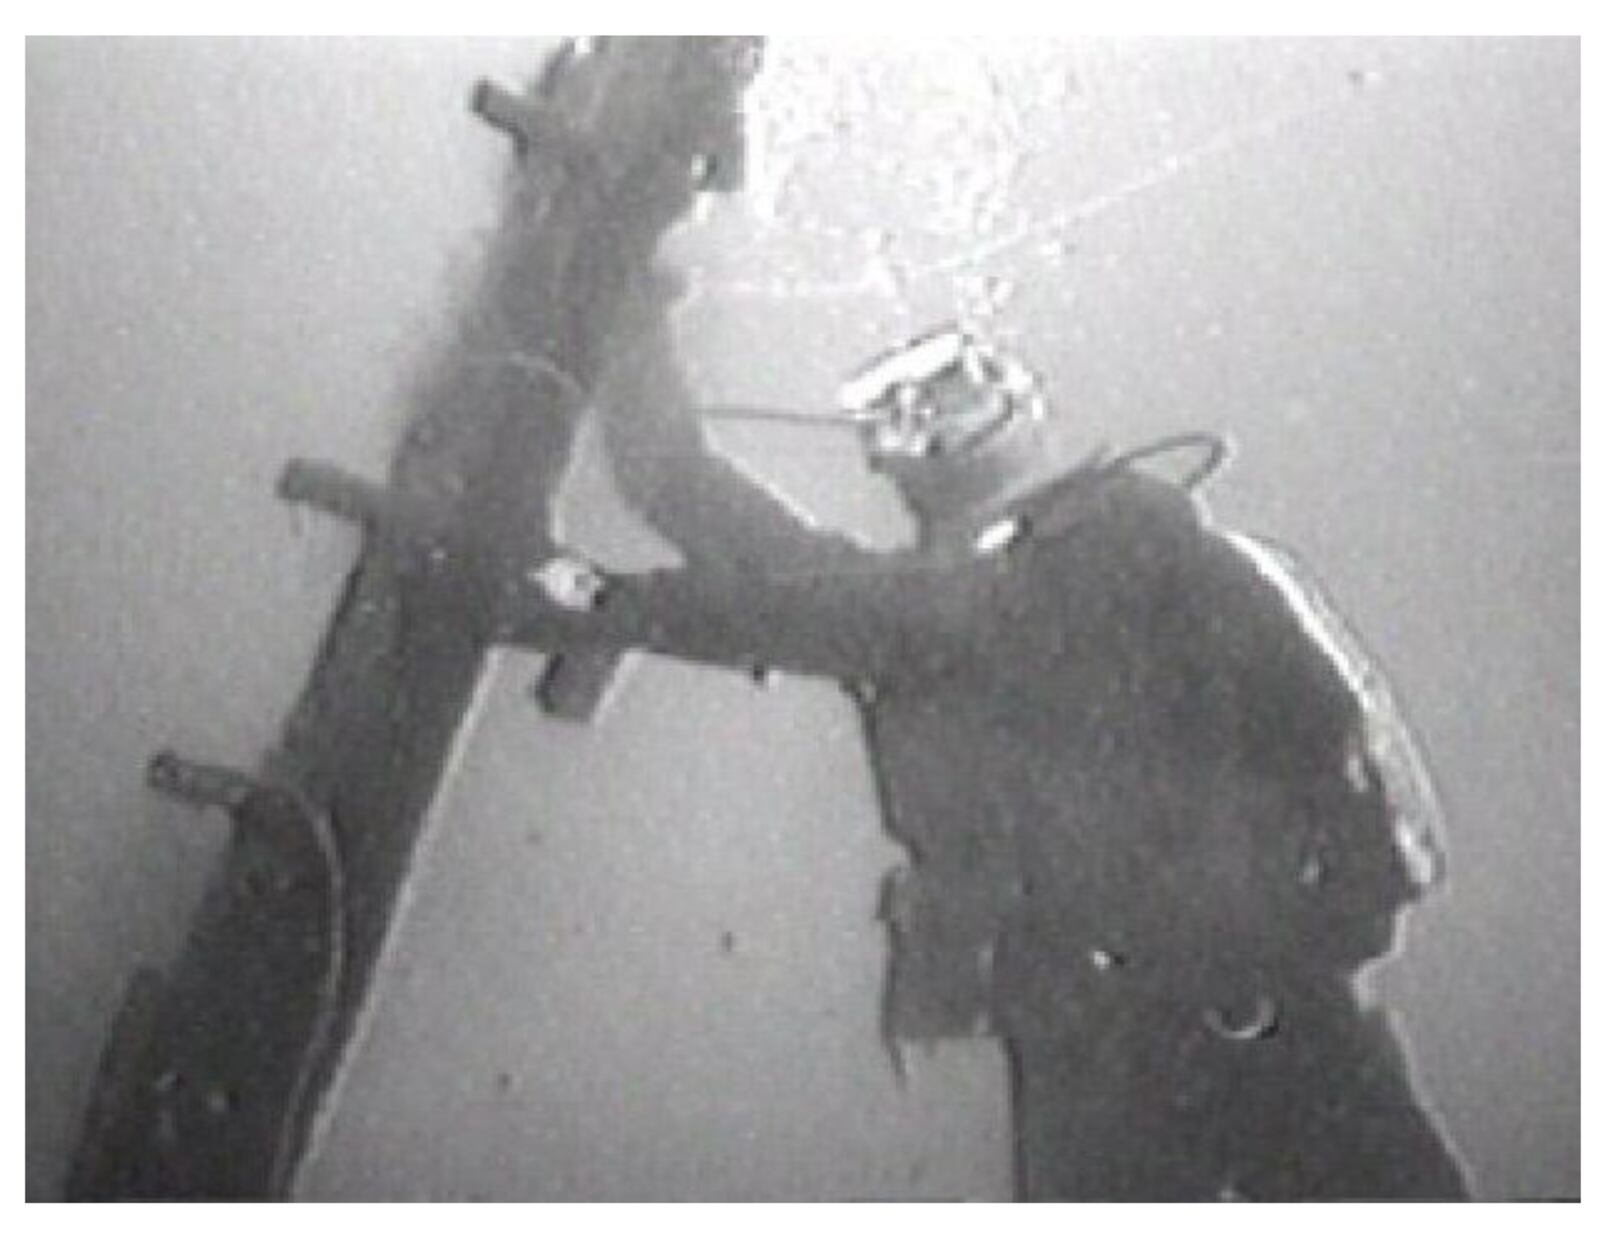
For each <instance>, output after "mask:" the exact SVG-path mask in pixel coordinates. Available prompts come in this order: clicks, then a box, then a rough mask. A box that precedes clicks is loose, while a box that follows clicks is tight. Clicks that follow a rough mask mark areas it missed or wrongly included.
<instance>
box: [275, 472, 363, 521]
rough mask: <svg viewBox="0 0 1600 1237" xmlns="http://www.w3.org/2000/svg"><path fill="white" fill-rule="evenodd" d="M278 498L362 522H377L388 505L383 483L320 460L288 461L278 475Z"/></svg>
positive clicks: (344, 518) (342, 518)
mask: <svg viewBox="0 0 1600 1237" xmlns="http://www.w3.org/2000/svg"><path fill="white" fill-rule="evenodd" d="M278 497H279V498H281V499H283V500H284V501H285V502H291V503H304V504H305V505H306V506H308V507H315V508H316V509H317V510H319V511H325V512H327V513H328V514H329V515H335V516H338V517H339V518H340V519H341V520H350V521H352V522H354V523H359V524H376V523H377V522H378V521H379V520H380V519H381V518H382V517H383V515H384V514H385V512H386V510H387V508H388V495H387V493H386V491H385V490H384V488H383V487H382V486H381V485H374V484H373V483H372V482H371V481H368V480H366V479H365V478H362V477H357V476H355V475H354V474H352V473H348V472H345V471H344V469H342V468H340V467H338V466H337V465H334V464H324V463H321V462H320V461H317V460H298V459H297V460H290V461H289V462H288V463H287V464H285V465H284V466H283V472H282V473H280V474H279V476H278Z"/></svg>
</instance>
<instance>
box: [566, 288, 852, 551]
mask: <svg viewBox="0 0 1600 1237" xmlns="http://www.w3.org/2000/svg"><path fill="white" fill-rule="evenodd" d="M662 296H663V293H661V291H660V290H659V289H648V288H647V289H644V290H642V291H641V292H640V293H639V294H637V295H636V297H635V299H634V301H633V302H632V303H631V304H630V306H629V308H628V312H627V315H626V317H625V318H624V321H623V324H622V328H621V330H620V331H619V334H621V335H622V336H623V337H624V338H626V339H627V341H628V342H626V343H625V344H623V345H622V346H621V347H620V348H619V349H618V350H617V353H616V355H615V356H614V357H613V359H612V361H611V363H610V365H609V369H608V373H607V378H606V381H605V384H604V387H603V389H602V391H601V392H600V395H599V398H598V411H599V413H600V420H601V425H602V426H603V429H604V433H605V442H606V447H607V450H608V453H609V455H610V458H611V465H612V471H613V473H614V475H615V477H616V480H617V485H618V488H619V490H620V491H621V494H622V497H623V499H624V500H625V501H626V502H627V503H628V504H629V506H630V507H632V508H633V509H634V510H635V511H636V512H637V513H638V514H639V515H640V516H641V517H643V518H644V520H645V521H646V522H647V523H649V524H650V526H651V527H652V528H654V529H655V530H656V531H657V532H658V533H660V534H661V535H662V536H663V537H665V538H666V539H667V540H668V541H670V542H672V543H673V544H674V545H675V546H677V547H678V549H679V550H680V551H681V552H682V553H683V555H684V558H685V559H686V561H687V562H688V563H689V564H690V565H691V566H695V567H704V568H705V569H708V570H713V571H715V570H720V569H723V568H726V567H730V566H738V567H741V568H749V569H752V570H772V569H777V570H790V571H801V570H807V571H822V570H825V569H832V570H843V571H861V570H870V569H873V567H874V565H875V563H876V562H877V560H878V558H879V556H878V555H876V554H873V553H872V552H871V551H868V550H866V549H863V548H862V547H861V546H860V545H858V544H857V543H855V542H854V541H852V540H851V539H849V538H848V537H844V536H842V535H840V534H838V533H836V532H831V531H828V530H825V529H821V528H818V527H817V526H816V525H814V524H812V523H811V522H810V521H808V520H807V519H805V518H804V517H803V516H802V515H801V514H799V513H798V512H797V511H796V510H795V509H794V508H793V507H791V506H790V505H789V504H787V503H785V502H784V501H783V500H782V499H781V498H779V497H778V496H777V495H776V494H774V493H772V492H771V491H770V490H768V489H767V488H766V487H764V486H763V485H761V484H760V483H759V482H758V481H756V480H755V479H754V478H752V477H751V476H750V475H749V474H747V473H745V472H744V471H743V470H741V469H740V468H739V467H738V466H736V465H735V464H734V463H733V462H732V461H730V460H728V459H727V458H726V457H725V456H723V455H721V454H719V453H718V451H717V450H716V448H715V447H714V446H713V445H712V444H711V443H710V441H708V438H707V435H706V433H705V428H704V423H703V420H702V416H701V411H702V410H701V409H700V407H699V406H698V405H697V403H696V400H695V398H694V396H693V394H692V393H691V392H690V391H689V389H688V387H687V384H686V382H685V380H684V378H683V375H682V373H681V372H680V368H679V362H678V358H677V355H676V352H675V349H674V345H673V340H672V331H671V324H670V322H669V321H668V310H669V308H670V306H669V305H667V304H666V303H665V302H664V301H663V300H662V299H661V298H662ZM652 298H655V299H652ZM819 432H826V431H819Z"/></svg>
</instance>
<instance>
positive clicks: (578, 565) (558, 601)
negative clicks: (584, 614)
mask: <svg viewBox="0 0 1600 1237" xmlns="http://www.w3.org/2000/svg"><path fill="white" fill-rule="evenodd" d="M529 579H530V581H531V582H532V583H534V584H535V585H537V586H538V589H539V591H540V592H541V593H542V594H543V596H544V598H545V599H546V600H548V601H549V602H550V603H552V604H553V605H556V606H559V607H560V608H561V609H563V610H576V611H589V610H593V609H594V608H595V606H597V605H599V603H600V599H601V597H603V596H604V595H605V589H606V581H605V576H604V575H602V574H601V573H600V571H599V569H598V568H596V567H595V566H594V565H593V564H591V563H588V562H585V561H584V560H583V559H581V558H578V557H576V556H575V555H571V554H557V555H554V556H553V557H551V558H548V559H546V560H545V561H544V563H543V564H541V565H540V566H538V567H536V568H534V570H533V571H532V572H530V573H529Z"/></svg>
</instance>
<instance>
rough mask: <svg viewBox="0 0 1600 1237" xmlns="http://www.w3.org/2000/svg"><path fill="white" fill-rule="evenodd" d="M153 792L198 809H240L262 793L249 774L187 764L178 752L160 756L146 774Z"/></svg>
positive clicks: (195, 763)
mask: <svg viewBox="0 0 1600 1237" xmlns="http://www.w3.org/2000/svg"><path fill="white" fill-rule="evenodd" d="M145 780H146V781H147V782H148V783H149V785H150V787H151V789H153V790H159V791H160V792H161V793H162V794H165V795H170V796H172V797H173V798H174V799H179V800H182V801H183V802H184V803H191V804H194V805H195V806H196V807H220V808H225V809H227V810H228V811H233V810H235V809H237V808H238V807H239V806H240V805H241V804H243V803H244V802H245V800H246V799H248V798H249V797H250V796H251V795H252V794H254V793H255V792H256V790H258V789H259V786H258V783H257V782H256V780H255V779H254V778H253V777H251V776H250V775H249V774H247V773H240V772H239V771H238V770H236V769H228V768H224V767H223V766H221V765H206V764H200V763H198V762H196V761H193V760H186V759H185V758H184V757H182V756H180V755H178V754H177V753H176V752H174V751H171V750H167V751H161V752H157V753H156V754H155V755H154V756H153V757H151V760H150V764H149V765H148V766H147V767H146V770H145Z"/></svg>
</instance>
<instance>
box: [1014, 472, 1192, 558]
mask: <svg viewBox="0 0 1600 1237" xmlns="http://www.w3.org/2000/svg"><path fill="white" fill-rule="evenodd" d="M1013 513H1014V514H1015V515H1016V516H1018V517H1020V518H1021V519H1022V520H1023V521H1024V523H1025V524H1026V526H1027V527H1028V529H1029V531H1030V533H1031V534H1032V535H1033V536H1034V537H1035V538H1036V539H1038V540H1040V541H1051V540H1055V539H1058V538H1063V537H1070V536H1074V535H1076V534H1078V533H1081V532H1084V531H1088V530H1091V529H1092V530H1094V531H1095V532H1096V533H1097V534H1100V535H1106V536H1117V537H1123V536H1127V537H1143V536H1161V535H1166V536H1180V537H1185V538H1187V537H1189V536H1193V535H1196V534H1198V533H1199V532H1200V531H1201V529H1202V528H1203V526H1204V524H1205V516H1204V512H1203V511H1202V509H1201V507H1200V504H1199V502H1198V500H1197V499H1196V497H1195V495H1194V493H1193V492H1192V490H1190V489H1188V488H1186V487H1185V486H1183V485H1181V484H1178V483H1175V482H1173V481H1170V480H1167V479H1165V478H1162V477H1160V476H1155V475H1152V474H1150V473H1146V472H1144V471H1142V470H1140V469H1138V468H1132V467H1126V466H1123V465H1121V464H1119V463H1118V462H1117V461H1115V460H1113V461H1110V462H1100V461H1093V462H1090V463H1088V464H1085V465H1082V466H1080V467H1078V468H1075V469H1074V470H1073V471H1072V472H1070V473H1068V474H1067V475H1065V476H1063V477H1060V478H1058V479H1056V480H1054V481H1051V482H1049V483H1047V484H1045V485H1044V486H1042V487H1040V488H1039V489H1037V490H1035V491H1034V492H1033V493H1032V494H1030V495H1028V496H1027V497H1026V498H1024V499H1023V500H1021V501H1020V502H1019V503H1018V504H1017V505H1016V507H1015V508H1014V509H1013Z"/></svg>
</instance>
